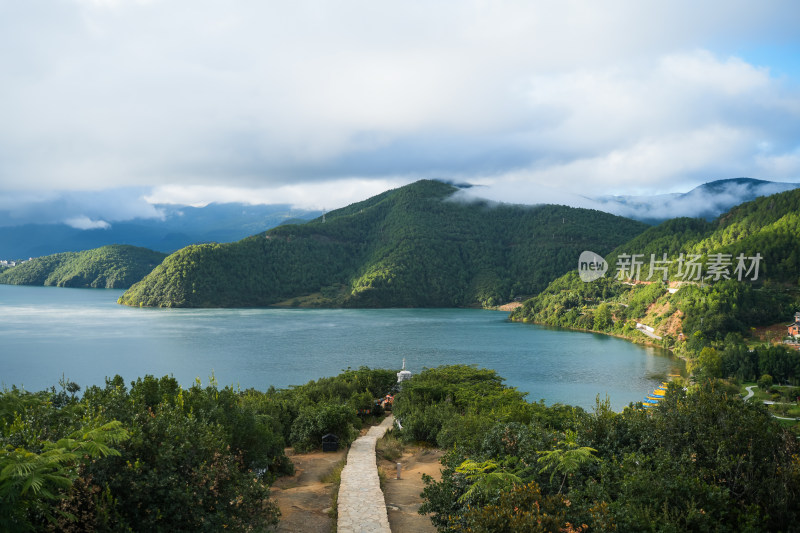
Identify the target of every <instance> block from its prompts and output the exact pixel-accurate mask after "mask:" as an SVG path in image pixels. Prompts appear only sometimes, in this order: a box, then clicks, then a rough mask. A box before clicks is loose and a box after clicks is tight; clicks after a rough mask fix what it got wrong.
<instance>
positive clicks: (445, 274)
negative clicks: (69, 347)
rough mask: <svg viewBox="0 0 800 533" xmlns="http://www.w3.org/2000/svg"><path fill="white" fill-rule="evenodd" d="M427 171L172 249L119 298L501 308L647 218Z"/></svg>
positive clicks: (175, 303)
mask: <svg viewBox="0 0 800 533" xmlns="http://www.w3.org/2000/svg"><path fill="white" fill-rule="evenodd" d="M458 190H459V188H458V187H456V186H454V185H450V184H446V183H442V182H439V181H430V180H422V181H418V182H416V183H412V184H410V185H407V186H405V187H401V188H399V189H395V190H391V191H387V192H385V193H382V194H380V195H378V196H375V197H373V198H370V199H368V200H365V201H363V202H358V203H355V204H352V205H350V206H347V207H345V208H342V209H338V210H336V211H331V212H330V213H327V215H326V216H325V217H324V218H317V219H315V220H313V221H311V222H307V223H305V224H299V225H283V226H279V227H276V228H273V229H271V230H269V231H267V232H265V233H261V234H259V235H255V236H253V237H249V238H247V239H243V240H241V241H238V242H235V243H228V244H206V245H198V246H189V247H186V248H183V249H181V250H179V251H178V252H176V253H174V254H172V255H170V256H169V257H167V259H165V260H164V262H163V263H162V264H161V265H159V266H158V267H156V269H155V270H153V272H151V273H150V274H149V275H148V276H147V277H146V278H145V279H144V280H142V281H141V282H139V283H137V284H136V285H134V286H133V287H131V289H130V290H128V291H127V292H126V293H125V294H124V295H123V297H122V298H121V299H120V302H121V303H125V304H128V305H134V306H159V307H243V306H265V305H272V304H279V303H282V304H283V305H317V306H339V307H460V306H492V305H495V304H499V303H501V302H504V301H506V300H508V299H510V298H514V297H517V296H522V295H526V294H534V293H536V292H538V291H540V290H542V289H543V288H544V287H546V286H547V284H548V283H549V282H550V281H551V280H552V279H554V278H555V277H557V276H559V275H561V274H563V273H564V272H566V271H567V270H569V269H570V268H572V267H573V264H574V262H575V258H577V257H578V255H579V254H580V253H581V251H582V250H585V249H592V250H595V251H598V253H608V252H609V251H611V250H612V249H614V248H615V247H616V246H619V245H620V244H622V243H624V242H626V241H628V240H630V239H631V238H632V237H634V236H635V235H638V234H639V233H641V232H642V231H644V230H645V229H646V228H647V225H645V224H643V223H641V222H637V221H634V220H630V219H626V218H623V217H619V216H615V215H610V214H608V213H603V212H601V211H594V210H589V209H579V208H573V207H564V206H554V205H542V206H518V205H502V204H501V205H496V204H490V203H488V202H481V201H472V202H462V201H455V200H453V194H454V193H455V192H457V191H458Z"/></svg>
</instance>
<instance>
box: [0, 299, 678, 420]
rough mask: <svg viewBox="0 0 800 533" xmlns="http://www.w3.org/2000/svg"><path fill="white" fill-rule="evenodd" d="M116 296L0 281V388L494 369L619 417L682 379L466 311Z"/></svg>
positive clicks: (534, 391)
mask: <svg viewBox="0 0 800 533" xmlns="http://www.w3.org/2000/svg"><path fill="white" fill-rule="evenodd" d="M121 294H122V291H116V290H101V289H64V288H55V287H18V286H10V285H0V383H2V384H3V385H5V386H10V385H12V384H14V385H17V386H24V387H25V389H27V390H40V389H43V388H46V387H49V386H51V385H57V383H58V380H59V379H60V378H61V377H62V375H64V376H66V378H67V379H69V380H71V381H75V382H76V383H78V384H80V385H82V386H86V385H92V384H102V383H103V380H104V378H105V377H106V376H113V375H115V374H120V375H121V376H122V377H124V378H125V380H126V381H131V380H133V379H135V378H136V377H139V376H143V375H145V374H153V375H156V376H163V375H168V374H169V375H173V376H174V377H175V378H176V379H177V380H178V381H179V382H180V383H181V384H183V385H186V386H188V385H191V384H192V383H193V382H194V380H195V379H196V378H200V379H201V380H202V381H203V382H204V383H206V382H207V381H208V377H209V376H210V375H212V374H213V375H214V376H215V377H216V379H217V381H218V382H219V384H220V385H238V386H240V387H242V388H249V387H254V388H256V389H260V390H265V389H267V388H268V387H269V386H270V385H274V386H276V387H279V388H281V387H287V386H289V385H299V384H303V383H306V382H308V381H310V380H313V379H317V378H319V377H323V376H332V375H335V374H338V373H339V372H340V371H341V370H342V369H346V368H348V367H350V368H357V367H359V366H362V365H366V366H370V367H375V368H396V369H398V370H399V367H400V365H401V363H402V360H403V358H405V359H406V367H407V369H409V370H411V371H412V372H418V371H419V370H421V369H422V368H423V367H433V366H438V365H444V364H455V363H464V364H474V365H477V366H479V367H485V368H491V369H494V370H496V371H497V372H498V373H499V374H500V375H501V376H503V377H504V378H506V383H507V384H509V385H513V386H516V387H518V388H519V389H520V390H522V391H525V392H528V393H529V396H528V398H529V399H531V400H539V399H544V400H545V402H546V403H548V404H552V403H555V402H561V403H568V404H571V405H580V406H582V407H586V408H590V407H591V406H593V405H594V402H595V397H596V396H597V395H598V394H600V395H601V397H603V396H605V395H606V394H607V395H608V396H609V398H610V400H611V403H612V406H613V407H614V408H615V409H621V408H622V407H624V406H625V405H627V404H628V403H629V402H632V401H639V400H641V399H642V398H643V397H644V396H645V394H646V393H649V392H650V391H652V389H653V387H654V386H655V385H657V384H658V382H659V381H660V380H661V379H662V378H663V376H664V375H666V374H668V373H670V372H671V371H673V370H675V369H682V368H683V366H682V364H681V363H680V361H678V360H676V359H674V358H672V357H670V356H669V355H668V354H667V353H666V352H665V351H663V350H658V349H654V348H645V347H641V346H638V345H635V344H632V343H629V342H627V341H624V340H621V339H616V338H612V337H607V336H605V335H597V334H592V333H582V332H574V331H565V330H557V329H550V328H542V327H539V326H533V325H528V324H515V323H511V322H509V321H508V320H507V317H508V314H507V313H504V312H498V311H485V310H477V309H321V310H317V309H137V308H130V307H124V306H120V305H117V303H116V300H117V298H118V297H119V296H120V295H121Z"/></svg>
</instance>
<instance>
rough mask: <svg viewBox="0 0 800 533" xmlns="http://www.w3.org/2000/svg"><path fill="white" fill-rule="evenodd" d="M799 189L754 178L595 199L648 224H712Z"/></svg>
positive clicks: (601, 205) (605, 208)
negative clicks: (692, 220)
mask: <svg viewBox="0 0 800 533" xmlns="http://www.w3.org/2000/svg"><path fill="white" fill-rule="evenodd" d="M798 187H800V183H788V182H775V181H765V180H759V179H753V178H732V179H722V180H716V181H711V182H708V183H704V184H703V185H700V186H698V187H695V188H694V189H692V190H691V191H689V192H686V193H672V194H659V195H654V196H603V197H600V198H593V199H592V200H594V201H595V202H598V205H597V208H598V209H601V210H603V211H607V212H609V213H614V214H616V215H620V216H624V217H628V218H632V219H634V220H639V221H642V222H646V223H648V224H658V223H660V222H663V221H665V220H669V219H671V218H678V217H691V218H703V219H706V220H712V219H714V218H716V217H718V216H719V215H721V214H722V213H724V212H726V211H728V210H729V209H731V208H732V207H734V206H737V205H739V204H742V203H744V202H749V201H751V200H755V199H756V198H759V197H761V196H770V195H772V194H776V193H779V192H784V191H789V190H792V189H796V188H798Z"/></svg>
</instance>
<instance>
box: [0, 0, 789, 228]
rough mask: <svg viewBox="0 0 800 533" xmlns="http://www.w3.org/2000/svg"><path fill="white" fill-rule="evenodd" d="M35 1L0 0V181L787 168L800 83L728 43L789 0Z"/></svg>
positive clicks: (578, 182)
mask: <svg viewBox="0 0 800 533" xmlns="http://www.w3.org/2000/svg"><path fill="white" fill-rule="evenodd" d="M42 7H43V4H42V3H40V2H39V1H36V0H31V1H30V2H9V3H5V4H3V6H2V8H0V15H2V16H0V47H2V49H4V50H13V51H14V52H13V53H10V54H2V55H0V71H2V72H3V73H4V79H3V84H0V116H2V117H3V120H2V122H1V123H0V191H13V190H16V191H30V190H68V189H75V190H97V189H104V188H117V187H143V188H148V189H149V188H151V187H155V188H156V189H155V191H154V192H153V193H152V197H153V198H155V197H160V198H173V199H177V198H186V200H181V202H184V203H197V202H207V201H209V200H211V199H216V200H217V201H221V200H222V199H224V198H230V199H247V198H249V199H250V200H253V199H254V198H259V199H261V200H259V201H262V200H263V201H267V200H269V201H270V202H271V200H270V199H271V198H275V199H279V201H291V202H293V203H294V202H297V203H298V205H310V204H311V203H315V204H316V205H318V206H319V205H322V204H324V205H327V204H338V203H342V202H343V203H347V201H354V200H358V199H361V198H363V197H365V196H368V195H369V193H371V192H373V191H377V192H380V191H378V189H380V188H381V187H388V186H392V185H394V184H398V183H403V182H405V180H406V178H405V177H404V176H419V177H434V178H435V177H452V178H457V179H465V180H474V181H481V182H484V183H496V184H500V183H504V184H506V185H508V188H513V187H512V184H518V185H519V186H520V187H521V188H531V189H536V188H537V187H541V186H542V185H548V184H551V185H552V184H557V185H558V188H559V189H561V188H563V189H564V194H569V193H580V192H583V191H585V190H592V191H597V192H601V193H603V192H627V191H628V190H629V189H636V190H638V189H645V188H649V189H651V190H666V189H675V188H685V185H686V184H695V183H697V182H700V181H707V180H709V179H715V178H721V177H732V176H741V175H750V176H753V177H760V178H764V179H793V178H797V177H800V176H798V172H800V170H799V169H798V161H797V153H798V141H797V139H798V138H800V92H799V90H798V87H800V84H796V83H795V84H793V83H791V80H789V82H788V83H787V82H786V80H781V79H776V78H774V77H773V76H772V75H771V73H770V70H769V65H760V64H750V63H747V62H746V61H745V60H744V59H742V58H741V57H739V56H737V54H738V51H739V49H740V48H741V47H742V46H743V45H746V44H748V43H760V42H769V43H781V42H789V43H796V42H797V40H798V35H797V32H796V31H795V30H796V28H795V23H794V21H795V20H796V19H797V16H798V15H799V14H800V7H798V6H797V4H796V3H795V2H794V1H774V2H767V3H753V2H745V1H740V0H733V1H726V2H724V3H723V2H721V1H719V2H704V3H702V4H698V3H697V2H689V1H688V0H676V1H674V2H669V3H662V4H658V3H652V2H650V3H645V2H636V1H624V0H616V1H613V0H612V1H610V2H602V3H599V2H588V1H564V2H558V3H553V2H528V1H522V0H519V1H515V0H506V1H499V2H482V1H476V2H456V1H443V2H433V3H432V2H422V1H411V2H403V3H402V4H388V3H380V2H363V1H360V0H344V1H342V2H336V3H330V2H324V1H322V0H297V1H294V2H287V3H278V2H259V1H255V0H231V1H230V2H225V3H219V2H215V1H211V0H173V1H170V2H163V1H155V0H153V1H136V0H72V1H64V2H58V3H55V4H52V3H47V5H46V9H42ZM767 145H769V147H770V148H769V150H766V151H765V150H764V148H763V147H764V146H767ZM398 176H401V177H400V178H398ZM327 182H330V183H331V184H330V185H327V186H325V187H321V188H320V189H319V190H320V191H322V192H314V191H313V188H314V187H318V186H320V184H322V183H327ZM348 195H349V196H348ZM317 197H319V198H320V199H321V201H320V202H318V201H317ZM309 198H311V200H309ZM326 198H330V200H326ZM345 198H347V199H346V200H345ZM81 212H82V213H86V212H85V211H81ZM87 216H88V217H89V218H90V219H91V220H111V219H109V218H108V217H106V216H104V215H102V214H98V215H94V214H91V213H89V214H87Z"/></svg>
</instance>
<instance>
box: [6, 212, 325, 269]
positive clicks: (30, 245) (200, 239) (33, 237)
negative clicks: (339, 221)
mask: <svg viewBox="0 0 800 533" xmlns="http://www.w3.org/2000/svg"><path fill="white" fill-rule="evenodd" d="M155 207H156V208H158V210H159V211H161V212H162V213H163V218H161V219H159V218H137V219H133V220H129V221H124V222H113V223H112V224H111V225H110V227H108V228H105V229H104V228H97V229H78V228H74V227H72V226H69V225H67V224H25V225H20V226H0V259H27V258H29V257H41V256H46V255H51V254H54V253H60V252H75V251H81V250H89V249H94V248H98V247H100V246H105V245H110V244H118V243H123V244H129V245H132V246H139V247H143V248H148V249H151V250H157V251H160V252H173V251H175V250H178V249H180V248H183V247H184V246H188V245H190V244H198V243H204V242H233V241H238V240H239V239H243V238H244V237H248V236H250V235H255V234H256V233H260V232H263V231H265V230H267V229H269V228H273V227H275V226H278V225H280V224H283V223H285V222H287V221H292V220H293V221H294V222H297V221H299V220H309V219H311V218H315V217H317V216H319V214H320V212H319V211H307V210H303V209H296V208H293V207H292V206H290V205H286V204H274V205H247V204H240V203H223V204H217V203H212V204H208V205H207V206H205V207H191V206H178V205H168V204H164V205H156V206H155Z"/></svg>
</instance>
